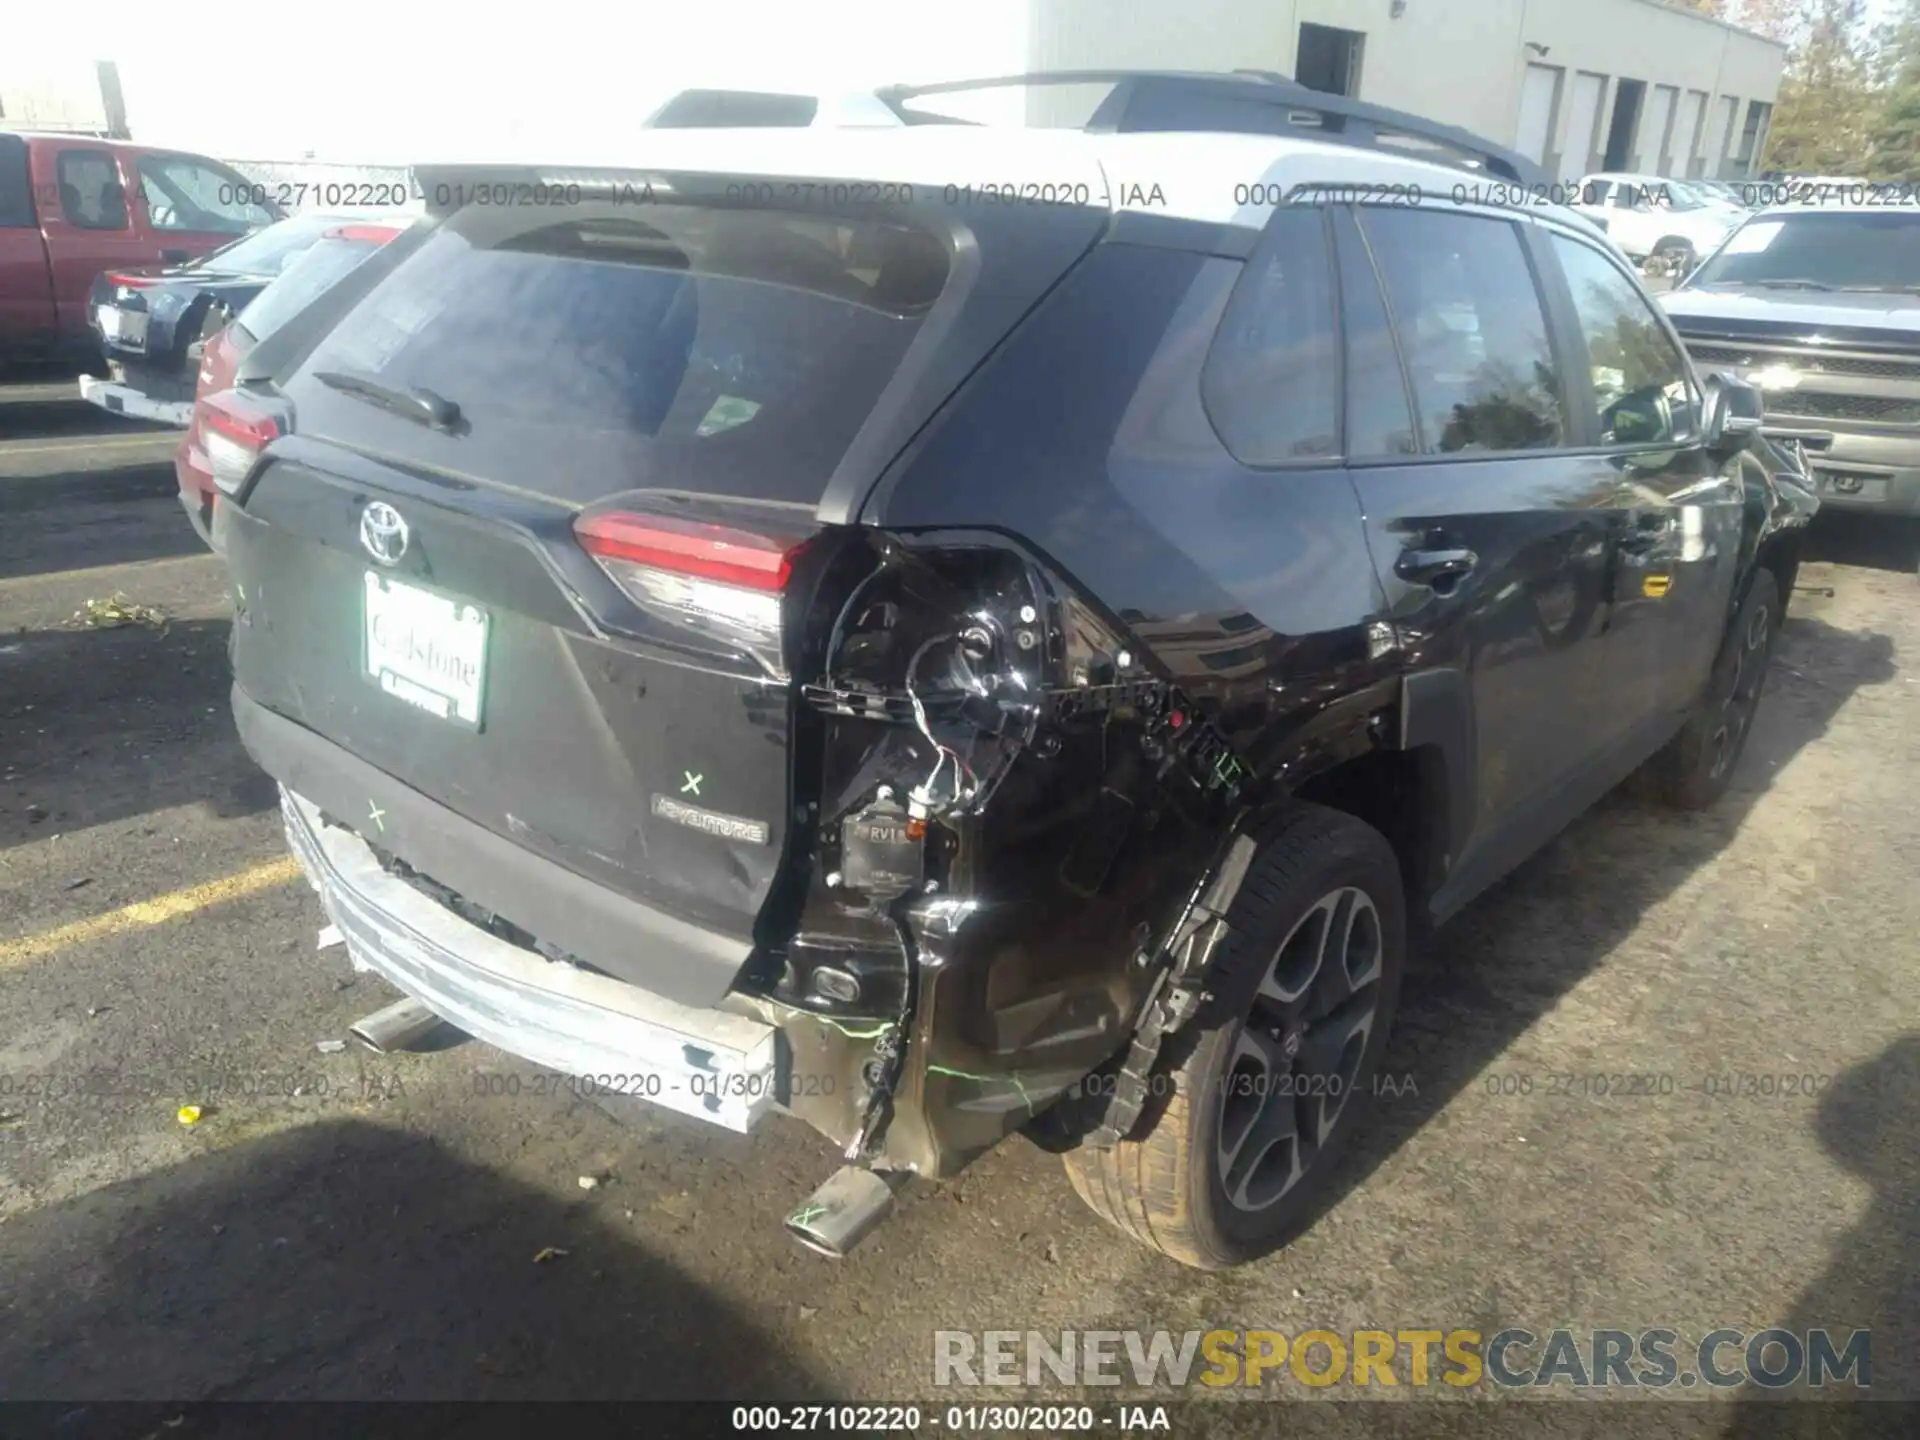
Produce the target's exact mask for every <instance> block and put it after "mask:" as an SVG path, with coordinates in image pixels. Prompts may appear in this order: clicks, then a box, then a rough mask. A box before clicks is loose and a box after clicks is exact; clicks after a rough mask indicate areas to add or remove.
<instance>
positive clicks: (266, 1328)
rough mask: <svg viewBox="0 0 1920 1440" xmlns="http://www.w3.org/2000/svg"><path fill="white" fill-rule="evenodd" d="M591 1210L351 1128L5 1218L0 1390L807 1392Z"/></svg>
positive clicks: (226, 1155) (639, 1239) (623, 1395)
mask: <svg viewBox="0 0 1920 1440" xmlns="http://www.w3.org/2000/svg"><path fill="white" fill-rule="evenodd" d="M603 1213H604V1211H603V1209H597V1208H596V1207H592V1206H590V1205H589V1203H588V1202H586V1201H584V1200H583V1201H580V1202H577V1203H566V1202H563V1201H561V1200H558V1199H556V1198H555V1197H553V1196H551V1195H549V1194H547V1193H545V1192H543V1191H539V1190H534V1189H531V1188H529V1187H527V1186H525V1185H523V1184H521V1183H519V1182H517V1181H515V1180H511V1179H508V1178H505V1177H503V1176H501V1175H499V1174H497V1173H495V1172H493V1171H491V1170H488V1169H483V1168H480V1167H478V1166H475V1165H472V1164H470V1163H468V1162H467V1161H465V1160H462V1159H460V1158H458V1157H457V1156H455V1155H453V1154H451V1153H449V1152H448V1151H447V1150H446V1149H444V1148H443V1147H441V1146H440V1145H439V1144H438V1143H436V1142H434V1141H432V1140H428V1139H422V1138H418V1137H414V1136H410V1135H406V1134H403V1133H399V1132H396V1131H391V1130H386V1129H383V1128H380V1127H377V1126H373V1125H370V1124H367V1123H364V1122H362V1121H357V1120H341V1121H330V1122H325V1123H320V1124H315V1125H311V1126H308V1127H306V1128H303V1129H300V1130H295V1131H290V1132H285V1133H282V1134H278V1135H274V1136H271V1137H268V1138H261V1139H254V1140H248V1141H245V1142H242V1143H239V1144H236V1145H233V1146H231V1147H230V1148H225V1149H219V1150H213V1151H211V1152H210V1153H208V1154H206V1155H204V1156H202V1157H200V1158H197V1159H195V1160H192V1161H190V1162H188V1163H186V1164H183V1165H179V1166H175V1167H173V1168H170V1169H166V1170H161V1171H158V1172H155V1173H153V1174H150V1175H146V1176H143V1177H141V1178H139V1179H136V1180H130V1181H126V1182H124V1183H122V1184H118V1185H113V1186H109V1187H107V1188H104V1189H101V1190H97V1191H94V1192H93V1193H91V1194H89V1195H86V1196H85V1197H83V1198H80V1199H77V1200H73V1201H70V1202H67V1203H65V1204H61V1205H55V1206H52V1207H50V1208H48V1209H44V1210H40V1211H36V1212H33V1213H31V1214H28V1215H25V1216H22V1217H19V1218H16V1219H13V1220H10V1221H9V1222H8V1223H7V1224H5V1225H4V1226H0V1274H4V1275H5V1276H6V1277H7V1282H6V1287H5V1292H4V1295H0V1393H4V1394H5V1395H6V1396H7V1397H8V1398H10V1399H19V1400H69V1401H83V1402H84V1401H94V1402H104V1401H108V1400H116V1399H118V1400H183V1401H195V1400H203V1401H204V1400H259V1399H281V1400H345V1399H435V1398H437V1399H469V1400H586V1399H646V1400H663V1399H739V1398H741V1397H751V1398H753V1399H755V1400H759V1401H772V1400H775V1399H796V1400H797V1399H813V1400H819V1399H823V1398H825V1397H824V1396H822V1395H821V1394H819V1393H818V1390H817V1387H816V1386H815V1385H814V1384H813V1383H812V1382H811V1381H810V1380H809V1378H808V1375H807V1372H806V1370H805V1368H804V1367H803V1366H802V1365H801V1364H800V1363H799V1362H798V1361H796V1360H795V1359H794V1358H792V1357H791V1356H788V1355H786V1354H784V1353H782V1352H781V1351H780V1350H779V1348H778V1347H777V1346H776V1345H775V1344H774V1343H773V1342H772V1341H771V1340H770V1338H769V1337H768V1336H767V1335H766V1334H765V1333H763V1332H762V1331H761V1330H760V1329H759V1327H758V1326H757V1324H756V1322H755V1321H754V1320H753V1319H752V1318H751V1317H750V1316H748V1315H744V1314H742V1313H740V1312H739V1311H738V1310H737V1309H735V1308H734V1307H733V1306H732V1305H730V1304H727V1303H725V1302H722V1301H720V1300H718V1299H716V1298H715V1297H714V1296H712V1295H711V1294H709V1293H707V1292H706V1291H704V1290H703V1289H702V1288H700V1287H699V1286H697V1285H694V1284H692V1283H690V1282H689V1281H688V1280H687V1279H685V1278H684V1277H683V1276H682V1275H680V1274H679V1273H677V1272H676V1271H675V1270H673V1269H672V1268H670V1267H669V1266H667V1265H666V1264H664V1263H663V1262H662V1261H661V1260H659V1259H658V1258H656V1257H655V1256H654V1255H652V1254H650V1253H649V1252H648V1249H647V1246H646V1244H645V1240H644V1234H643V1233H642V1232H638V1231H635V1232H632V1233H628V1232H625V1231H623V1230H622V1228H621V1227H620V1222H619V1221H618V1220H617V1219H613V1220H608V1219H604V1218H602V1216H603ZM612 1213H613V1214H615V1215H617V1214H618V1212H617V1211H616V1212H612ZM546 1250H552V1251H564V1252H565V1253H564V1254H554V1255H553V1256H552V1257H551V1258H550V1259H549V1260H547V1261H545V1262H543V1263H536V1262H535V1259H534V1257H535V1255H537V1254H539V1253H541V1252H542V1251H546ZM108 1413H109V1412H106V1411H102V1412H101V1414H102V1415H103V1416H104V1415H106V1414H108ZM256 1418H257V1419H260V1420H263V1421H268V1422H270V1419H271V1417H270V1416H263V1417H256ZM85 1420H86V1416H85V1414H84V1411H83V1412H82V1413H79V1414H76V1415H75V1416H73V1417H72V1421H71V1422H70V1423H67V1424H64V1425H62V1426H61V1427H60V1430H59V1431H58V1432H56V1431H54V1430H53V1429H52V1427H51V1426H49V1427H48V1433H104V1430H103V1429H102V1427H101V1426H99V1425H97V1424H95V1425H86V1424H85V1423H84V1422H85ZM7 1428H8V1426H7V1424H6V1422H5V1421H4V1420H0V1429H7ZM10 1433H17V1432H10ZM127 1433H128V1434H130V1435H131V1434H135V1433H139V1432H137V1431H128V1432H127ZM159 1433H161V1434H166V1435H171V1434H174V1433H176V1432H172V1431H167V1430H161V1431H160V1432H159ZM177 1433H179V1434H182V1435H186V1434H199V1433H204V1431H203V1430H202V1429H201V1427H198V1426H194V1427H191V1428H190V1429H186V1430H181V1431H179V1432H177ZM220 1433H223V1434H224V1433H227V1432H226V1431H225V1430H222V1431H221V1432H220ZM266 1433H271V1432H270V1429H269V1431H268V1432H266Z"/></svg>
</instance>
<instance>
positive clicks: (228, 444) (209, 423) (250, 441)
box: [194, 390, 286, 495]
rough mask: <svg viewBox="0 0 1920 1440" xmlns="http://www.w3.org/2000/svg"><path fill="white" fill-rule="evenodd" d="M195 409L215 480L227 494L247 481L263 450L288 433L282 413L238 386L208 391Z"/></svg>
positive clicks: (202, 442)
mask: <svg viewBox="0 0 1920 1440" xmlns="http://www.w3.org/2000/svg"><path fill="white" fill-rule="evenodd" d="M194 409H195V411H196V412H197V415H196V418H197V419H198V420H199V422H200V423H199V430H200V446H201V448H202V449H203V450H204V451H205V452H206V456H207V465H208V467H209V468H210V469H211V470H212V471H213V483H214V484H215V485H216V486H218V487H219V488H220V489H221V490H222V491H224V492H225V493H226V494H228V495H231V494H233V493H234V492H235V491H236V490H238V489H239V488H240V486H241V485H242V483H244V482H245V480H246V478H247V475H248V474H249V472H251V471H252V469H253V465H254V462H255V461H256V460H258V459H259V458H260V452H261V451H263V450H265V449H266V448H267V446H268V445H270V444H272V443H273V442H274V441H275V440H277V439H279V438H280V436H281V435H283V434H285V433H286V432H285V429H284V428H283V426H282V425H281V423H280V417H279V416H277V415H275V414H274V413H273V412H271V411H269V410H267V409H265V408H263V407H261V406H259V405H256V404H254V403H252V402H251V401H249V400H248V399H246V398H245V397H244V396H242V395H241V394H240V393H239V392H238V391H235V390H225V391H222V392H221V393H219V394H217V395H209V396H207V397H206V398H205V399H203V400H201V401H199V402H197V403H196V404H195V406H194Z"/></svg>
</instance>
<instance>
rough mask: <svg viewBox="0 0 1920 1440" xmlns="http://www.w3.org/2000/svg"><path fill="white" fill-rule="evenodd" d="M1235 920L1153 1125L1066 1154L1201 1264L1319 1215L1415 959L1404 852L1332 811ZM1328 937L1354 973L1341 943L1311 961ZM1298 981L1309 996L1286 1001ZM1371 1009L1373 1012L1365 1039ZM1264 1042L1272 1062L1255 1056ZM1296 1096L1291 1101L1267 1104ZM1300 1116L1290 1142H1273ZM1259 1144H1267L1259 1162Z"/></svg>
mask: <svg viewBox="0 0 1920 1440" xmlns="http://www.w3.org/2000/svg"><path fill="white" fill-rule="evenodd" d="M1357 897H1364V899H1365V901H1366V904H1365V905H1364V906H1362V905H1361V904H1360V903H1359V899H1358V898H1357ZM1330 901H1331V902H1333V903H1332V904H1331V907H1330V906H1329V902H1330ZM1343 907H1344V908H1343ZM1369 917H1370V919H1371V925H1370V924H1369ZM1229 920H1230V923H1231V926H1232V931H1231V934H1230V935H1229V936H1228V939H1227V941H1226V943H1225V944H1224V945H1223V946H1222V953H1221V956H1220V958H1219V960H1218V961H1217V962H1216V968H1215V971H1214V974H1213V976H1212V977H1211V978H1210V980H1209V982H1208V993H1209V996H1210V997H1211V998H1209V1000H1208V1001H1207V1002H1206V1004H1205V1005H1204V1006H1203V1008H1202V1011H1201V1013H1200V1014H1199V1015H1196V1016H1195V1017H1194V1020H1193V1022H1192V1023H1191V1025H1190V1026H1189V1028H1188V1029H1187V1030H1185V1031H1183V1032H1180V1033H1179V1034H1177V1035H1176V1036H1175V1037H1174V1039H1173V1041H1171V1042H1169V1049H1168V1052H1167V1055H1166V1059H1165V1063H1164V1065H1163V1068H1162V1073H1161V1075H1160V1079H1161V1080H1162V1081H1163V1082H1164V1083H1163V1084H1161V1085H1159V1086H1156V1091H1157V1092H1159V1093H1157V1094H1156V1096H1155V1097H1154V1098H1153V1099H1152V1100H1150V1102H1149V1105H1148V1108H1147V1110H1146V1113H1145V1114H1144V1115H1143V1116H1142V1118H1141V1121H1140V1123H1139V1124H1138V1125H1136V1126H1135V1127H1134V1131H1133V1133H1132V1134H1131V1135H1130V1136H1129V1137H1128V1138H1126V1139H1124V1140H1122V1141H1121V1142H1120V1143H1119V1144H1118V1145H1117V1146H1115V1147H1114V1148H1113V1149H1111V1150H1096V1149H1093V1148H1091V1147H1088V1146H1082V1147H1081V1148H1080V1149H1078V1150H1073V1151H1069V1152H1068V1153H1067V1154H1066V1156H1065V1157H1064V1159H1065V1161H1066V1167H1067V1175H1068V1177H1069V1179H1071V1181H1072V1182H1073V1188H1074V1189H1075V1191H1076V1192H1078V1194H1079V1196H1080V1198H1081V1199H1082V1200H1084V1201H1086V1202H1087V1204H1088V1205H1089V1206H1091V1207H1092V1209H1093V1210H1094V1212H1095V1213H1096V1214H1098V1215H1100V1216H1102V1217H1103V1218H1104V1219H1106V1220H1107V1221H1109V1222H1110V1223H1112V1224H1113V1225H1115V1226H1117V1227H1118V1228H1119V1229H1121V1230H1123V1231H1125V1232H1126V1233H1127V1234H1128V1235H1130V1236H1132V1237H1133V1238H1134V1239H1135V1240H1138V1241H1139V1242H1140V1243H1142V1244H1143V1245H1147V1246H1150V1247H1152V1248H1153V1249H1156V1250H1158V1251H1160V1252H1161V1253H1162V1254H1164V1255H1167V1256H1170V1257H1171V1258H1173V1259H1175V1260H1178V1261H1180V1262H1181V1263H1182V1264H1184V1265H1191V1266H1194V1267H1195V1268H1197V1269H1202V1270H1220V1269H1225V1268H1227V1267H1229V1266H1232V1265H1238V1264H1242V1263H1244V1262H1246V1261H1248V1260H1252V1259H1255V1258H1257V1257H1259V1256H1261V1255H1264V1254H1267V1253H1268V1252H1269V1251H1272V1250H1275V1249H1277V1248H1279V1247H1280V1246H1282V1245H1284V1244H1286V1243H1287V1241H1289V1240H1291V1239H1292V1238H1293V1237H1294V1235H1296V1234H1297V1233H1298V1232H1299V1231H1300V1230H1301V1229H1303V1228H1304V1227H1305V1225H1306V1224H1308V1223H1310V1222H1311V1221H1312V1219H1313V1218H1314V1216H1315V1214H1317V1207H1318V1206H1319V1204H1320V1202H1321V1201H1322V1200H1323V1199H1324V1197H1325V1195H1326V1192H1327V1186H1328V1183H1329V1181H1330V1179H1331V1178H1332V1176H1333V1175H1334V1172H1335V1171H1336V1170H1337V1168H1338V1162H1339V1159H1340V1155H1341V1152H1342V1151H1344V1150H1345V1148H1346V1146H1347V1144H1348V1142H1349V1141H1350V1139H1351V1137H1352V1135H1353V1133H1354V1131H1355V1130H1356V1129H1357V1128H1358V1127H1359V1125H1360V1123H1361V1121H1362V1120H1363V1119H1364V1116H1365V1113H1366V1110H1367V1109H1368V1104H1367V1102H1368V1101H1369V1100H1370V1099H1371V1098H1372V1095H1373V1093H1374V1077H1375V1073H1376V1071H1377V1070H1378V1067H1379V1063H1380V1055H1381V1052H1382V1051H1383V1050H1384V1049H1385V1048H1386V1043H1387V1032H1388V1030H1389V1029H1390V1028H1391V1026H1392V1023H1393V1014H1394V1009H1395V1006H1396V1005H1397V1003H1398V1001H1399V995H1400V980H1401V975H1402V973H1403V971H1404V969H1405V964H1406V937H1407V924H1406V906H1405V900H1404V897H1403V893H1402V890H1401V880H1400V867H1399V864H1398V862H1397V861H1396V860H1395V858H1394V854H1393V849H1392V847H1391V846H1389V845H1388V843H1387V841H1386V839H1385V837H1383V836H1382V835H1381V834H1380V833H1379V832H1378V831H1377V830H1374V829H1373V828H1372V827H1371V826H1368V825H1365V824H1362V823H1361V822H1360V821H1358V820H1356V819H1354V818H1353V817H1352V816H1349V815H1344V814H1341V813H1340V812H1339V811H1336V810H1327V809H1323V808H1321V807H1320V806H1317V805H1300V806H1297V807H1295V808H1294V809H1293V810H1291V811H1289V812H1288V814H1287V815H1286V817H1285V818H1284V819H1283V820H1281V821H1280V822H1278V823H1277V824H1276V825H1275V827H1274V828H1273V829H1271V830H1270V831H1269V832H1268V833H1267V834H1266V835H1265V836H1264V837H1262V843H1261V848H1260V852H1259V854H1258V855H1257V856H1256V857H1255V859H1254V862H1253V866H1252V868H1251V869H1250V870H1249V871H1248V873H1247V878H1246V881H1245V883H1244V885H1243V886H1242V887H1241V891H1240V894H1239V897H1238V898H1237V899H1236V901H1235V902H1234V906H1233V910H1232V912H1231V914H1230V916H1229ZM1316 936H1318V937H1320V939H1322V940H1326V939H1328V938H1330V937H1333V936H1338V937H1340V950H1339V955H1338V959H1339V960H1340V961H1341V962H1342V965H1341V969H1340V970H1339V971H1337V972H1336V971H1334V970H1332V969H1330V968H1329V966H1328V962H1329V961H1331V960H1333V959H1334V958H1335V957H1334V955H1333V954H1332V953H1330V949H1316V955H1317V957H1318V958H1317V960H1316V962H1315V965H1314V968H1313V970H1312V971H1311V973H1307V972H1304V971H1303V970H1302V969H1301V964H1302V961H1301V957H1302V956H1304V955H1305V953H1306V951H1305V950H1304V949H1303V948H1302V947H1303V946H1305V945H1308V944H1310V943H1312V942H1313V941H1314V940H1315V937H1316ZM1370 936H1371V938H1370ZM1374 938H1377V957H1378V969H1377V974H1374V975H1373V978H1372V979H1370V980H1367V979H1366V976H1367V975H1368V974H1371V973H1372V972H1373V965H1372V962H1371V961H1367V962H1366V963H1364V964H1362V965H1361V967H1360V973H1359V975H1357V976H1356V975H1355V974H1354V973H1353V972H1352V971H1351V970H1350V969H1349V968H1348V965H1349V964H1350V963H1351V962H1352V960H1353V959H1354V958H1356V957H1361V956H1363V954H1365V953H1367V952H1368V947H1369V946H1371V945H1372V944H1373V939H1374ZM1283 947H1285V949H1284V951H1283ZM1290 957H1291V958H1290ZM1303 975H1304V976H1305V978H1302V977H1303ZM1342 978H1344V980H1345V981H1347V982H1349V983H1347V984H1345V985H1344V986H1343V985H1342V984H1341V983H1340V981H1341V979H1342ZM1283 981H1284V983H1283ZM1356 981H1365V983H1352V982H1356ZM1296 984H1297V989H1298V998H1297V1000H1296V1001H1286V1000H1284V998H1283V997H1284V995H1285V994H1286V992H1288V990H1289V988H1290V987H1294V986H1296ZM1343 990H1344V993H1345V996H1346V998H1345V999H1344V1000H1342V999H1341V998H1340V994H1341V992H1342V991H1343ZM1256 1002H1257V1004H1256ZM1363 1005H1370V1007H1371V1010H1370V1016H1371V1018H1370V1020H1369V1021H1368V1023H1367V1027H1366V1029H1365V1033H1364V1034H1363V1035H1358V1037H1357V1044H1356V1043H1355V1039H1356V1035H1355V1033H1354V1031H1355V1027H1356V1025H1357V1023H1358V1022H1357V1019H1356V1017H1357V1016H1358V1014H1359V1010H1360V1007H1362V1006H1363ZM1316 1010H1318V1011H1320V1012H1321V1013H1318V1014H1317V1015H1315V1014H1314V1013H1313V1012H1315V1011H1316ZM1292 1012H1297V1013H1292ZM1282 1030H1284V1031H1285V1038H1283V1037H1282V1034H1281V1031H1282ZM1335 1045H1338V1046H1339V1048H1338V1049H1337V1050H1335V1049H1333V1048H1331V1047H1333V1046H1335ZM1176 1047H1177V1048H1176ZM1289 1047H1291V1048H1289ZM1249 1051H1257V1052H1258V1055H1259V1056H1261V1057H1264V1058H1263V1059H1258V1060H1257V1064H1256V1059H1257V1057H1256V1056H1255V1055H1253V1054H1249V1053H1248V1052H1249ZM1268 1061H1273V1062H1281V1061H1284V1065H1285V1069H1286V1074H1285V1075H1284V1076H1283V1075H1281V1074H1280V1073H1278V1072H1276V1071H1275V1070H1273V1069H1271V1068H1265V1067H1266V1065H1267V1062H1268ZM1296 1062H1298V1063H1296ZM1315 1077H1317V1078H1315ZM1296 1091H1300V1092H1305V1093H1295V1092H1296ZM1336 1094H1337V1095H1338V1096H1339V1097H1340V1098H1339V1103H1338V1104H1337V1105H1336V1104H1334V1097H1335V1095H1336ZM1283 1101H1284V1102H1285V1107H1284V1108H1283V1109H1281V1110H1274V1111H1272V1112H1271V1113H1269V1112H1268V1111H1267V1110H1266V1109H1264V1108H1262V1107H1263V1106H1268V1105H1275V1104H1279V1103H1280V1102H1283ZM1249 1107H1253V1113H1251V1114H1250V1113H1249ZM1329 1109H1331V1116H1332V1118H1331V1119H1330V1120H1329V1119H1328V1118H1327V1116H1328V1111H1329ZM1289 1113H1290V1114H1291V1117H1292V1119H1291V1122H1289V1121H1288V1119H1287V1115H1288V1114H1289ZM1323 1122H1324V1123H1323ZM1289 1124H1291V1125H1292V1126H1294V1127H1295V1128H1296V1133H1295V1134H1293V1135H1292V1136H1290V1137H1283V1138H1280V1139H1268V1138H1267V1137H1268V1136H1270V1135H1272V1134H1274V1133H1275V1130H1276V1127H1278V1128H1279V1129H1280V1130H1282V1131H1284V1129H1285V1128H1286V1127H1287V1126H1288V1125H1289ZM1309 1130H1311V1131H1313V1132H1316V1134H1317V1143H1312V1142H1313V1137H1310V1136H1309V1135H1308V1133H1307V1132H1308V1131H1309ZM1235 1138H1237V1139H1238V1140H1239V1142H1240V1143H1239V1144H1238V1145H1237V1146H1231V1148H1232V1150H1233V1152H1234V1153H1233V1154H1231V1155H1229V1154H1228V1150H1229V1148H1230V1145H1231V1141H1232V1140H1233V1139H1235ZM1256 1140H1258V1141H1259V1142H1260V1150H1259V1153H1258V1154H1256V1155H1255V1156H1254V1158H1253V1159H1252V1160H1250V1161H1249V1160H1246V1159H1245V1154H1246V1151H1247V1150H1248V1149H1249V1147H1251V1146H1252V1145H1253V1144H1254V1143H1255V1142H1256ZM1282 1147H1290V1148H1287V1149H1284V1150H1283V1148H1282ZM1303 1160H1304V1163H1298V1162H1301V1161H1303ZM1236 1167H1239V1168H1237V1169H1236ZM1283 1172H1284V1173H1283ZM1229 1176H1233V1177H1235V1185H1236V1189H1235V1192H1234V1195H1235V1196H1238V1199H1236V1198H1234V1196H1230V1195H1229V1190H1228V1186H1229V1179H1228V1177H1229ZM1288 1177H1293V1178H1291V1179H1290V1180H1289V1178H1288ZM1256 1185H1257V1187H1258V1188H1256ZM1276 1185H1277V1186H1278V1187H1279V1188H1278V1189H1277V1190H1276V1189H1275V1186H1276ZM1256 1201H1257V1202H1259V1203H1258V1204H1255V1203H1254V1202H1256Z"/></svg>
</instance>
